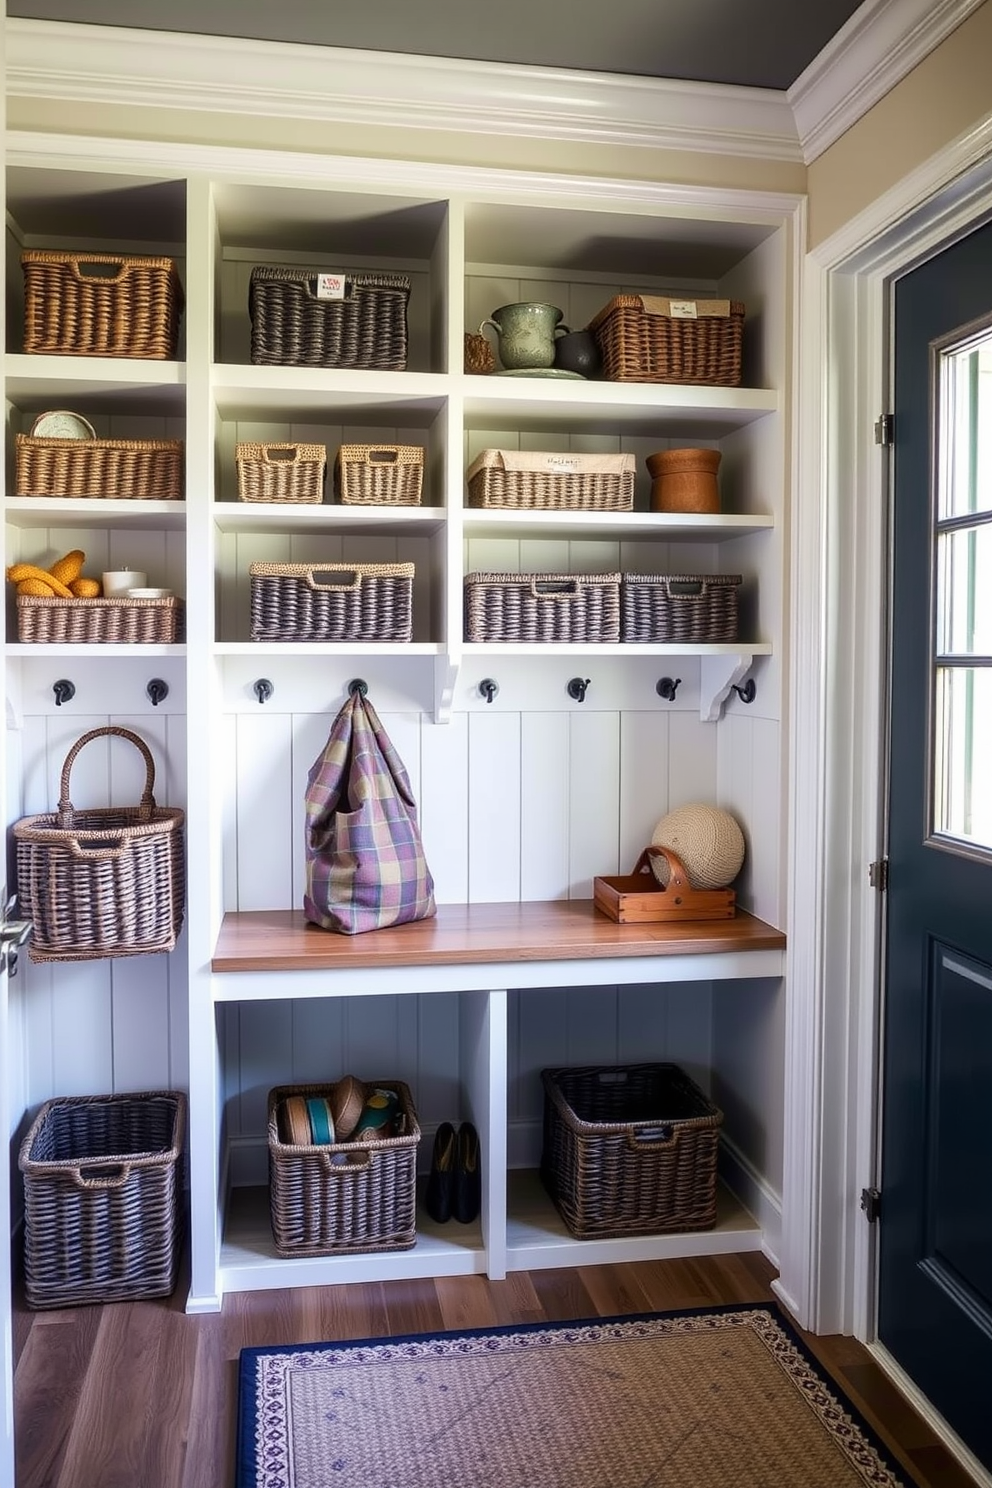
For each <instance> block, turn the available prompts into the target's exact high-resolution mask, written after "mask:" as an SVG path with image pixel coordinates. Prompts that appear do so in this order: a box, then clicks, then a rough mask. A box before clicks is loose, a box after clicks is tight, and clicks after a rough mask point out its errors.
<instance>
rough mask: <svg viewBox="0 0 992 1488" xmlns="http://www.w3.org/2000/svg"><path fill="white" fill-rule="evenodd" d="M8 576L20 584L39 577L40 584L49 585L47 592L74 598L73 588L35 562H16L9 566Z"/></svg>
mask: <svg viewBox="0 0 992 1488" xmlns="http://www.w3.org/2000/svg"><path fill="white" fill-rule="evenodd" d="M7 577H8V579H10V580H11V582H12V583H15V584H19V583H21V581H22V580H23V579H37V581H38V582H39V583H40V584H45V585H47V593H49V594H57V595H58V596H59V598H60V599H72V598H73V593H72V590H71V589H70V588H69V587H68V586H67V585H65V584H63V583H62V581H61V579H57V578H56V577H55V575H54V574H50V573H48V572H47V570H46V569H44V568H38V567H36V566H35V564H33V563H15V564H14V565H13V567H12V568H8V570H7Z"/></svg>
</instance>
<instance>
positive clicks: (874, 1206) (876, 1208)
mask: <svg viewBox="0 0 992 1488" xmlns="http://www.w3.org/2000/svg"><path fill="white" fill-rule="evenodd" d="M861 1207H862V1209H863V1210H864V1211H865V1219H867V1221H868V1223H869V1224H875V1223H876V1221H877V1220H878V1216H879V1214H880V1213H881V1209H882V1194H881V1190H879V1189H877V1188H863V1189H862V1190H861Z"/></svg>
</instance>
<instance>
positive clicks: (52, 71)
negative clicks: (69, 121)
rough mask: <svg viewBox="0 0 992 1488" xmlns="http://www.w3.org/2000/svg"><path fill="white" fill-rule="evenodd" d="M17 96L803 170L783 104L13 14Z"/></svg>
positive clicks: (535, 70)
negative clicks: (702, 156) (633, 150)
mask: <svg viewBox="0 0 992 1488" xmlns="http://www.w3.org/2000/svg"><path fill="white" fill-rule="evenodd" d="M6 43H7V47H6V50H7V92H8V96H10V97H13V98H33V99H48V100H56V99H57V100H60V101H63V102H76V103H95V104H122V103H123V104H127V105H131V106H139V107H145V108H160V109H186V110H196V111H204V112H208V113H232V114H247V115H251V116H254V117H265V118H283V119H303V120H311V121H318V122H320V123H328V124H357V125H364V126H367V127H371V126H382V125H385V126H391V127H394V128H402V129H403V130H406V131H409V130H411V129H438V130H444V131H446V132H450V133H458V134H464V133H468V134H484V135H504V136H505V135H511V136H517V137H523V138H527V139H544V140H559V141H576V142H580V143H584V144H604V145H615V146H616V145H619V146H624V145H628V146H629V145H632V146H639V147H644V148H649V149H656V150H657V149H665V150H680V151H694V152H699V151H702V152H704V153H709V154H714V153H715V154H723V155H732V156H754V157H757V158H760V159H767V160H783V161H791V162H795V163H797V164H801V163H802V152H801V150H800V146H799V140H798V136H797V133H796V127H795V121H794V119H793V116H792V110H791V107H790V105H789V103H788V100H787V98H786V95H785V93H783V92H779V91H777V90H773V89H766V88H738V87H729V86H726V85H723V84H708V83H691V82H681V81H675V80H668V79H655V78H642V77H627V76H616V75H613V74H609V73H596V72H579V71H571V70H568V69H558V68H545V67H523V66H507V65H504V64H501V63H491V62H471V61H458V60H454V59H451V58H446V57H419V56H418V57H408V56H405V55H403V54H401V53H398V52H367V51H357V50H349V49H344V48H337V47H319V46H302V45H298V44H296V43H288V42H287V43H270V42H259V41H254V40H249V39H245V38H240V37H217V36H191V35H187V34H185V33H181V32H171V31H154V32H152V31H140V30H132V29H129V28H124V27H114V26H92V25H77V24H74V23H65V22H60V21H31V20H23V19H19V18H17V17H10V18H9V19H8V21H7V29H6Z"/></svg>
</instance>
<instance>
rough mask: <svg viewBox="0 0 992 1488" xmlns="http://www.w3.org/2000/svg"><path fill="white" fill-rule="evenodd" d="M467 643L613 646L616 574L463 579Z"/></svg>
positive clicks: (493, 575) (502, 575)
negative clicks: (604, 643) (592, 643)
mask: <svg viewBox="0 0 992 1488" xmlns="http://www.w3.org/2000/svg"><path fill="white" fill-rule="evenodd" d="M465 639H466V640H467V641H482V642H490V641H581V642H586V643H588V642H590V641H618V640H619V639H620V575H619V574H618V573H605V574H555V573H534V574H513V573H471V574H466V575H465Z"/></svg>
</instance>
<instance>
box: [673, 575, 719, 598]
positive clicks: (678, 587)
mask: <svg viewBox="0 0 992 1488" xmlns="http://www.w3.org/2000/svg"><path fill="white" fill-rule="evenodd" d="M708 588H709V585H708V584H707V582H706V580H705V579H669V580H668V582H667V583H666V585H665V589H666V592H667V594H668V597H669V599H698V598H699V596H700V595H701V594H705V593H706V590H707V589H708Z"/></svg>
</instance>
